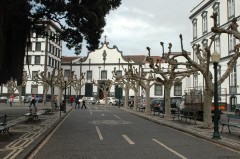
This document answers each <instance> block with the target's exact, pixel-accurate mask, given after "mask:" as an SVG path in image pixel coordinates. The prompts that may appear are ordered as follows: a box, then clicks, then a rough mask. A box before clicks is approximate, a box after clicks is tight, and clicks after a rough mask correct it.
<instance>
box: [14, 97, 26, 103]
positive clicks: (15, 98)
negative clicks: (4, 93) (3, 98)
mask: <svg viewBox="0 0 240 159" xmlns="http://www.w3.org/2000/svg"><path fill="white" fill-rule="evenodd" d="M24 98H25V97H24V96H22V102H24ZM19 101H20V96H16V97H14V98H13V103H19Z"/></svg>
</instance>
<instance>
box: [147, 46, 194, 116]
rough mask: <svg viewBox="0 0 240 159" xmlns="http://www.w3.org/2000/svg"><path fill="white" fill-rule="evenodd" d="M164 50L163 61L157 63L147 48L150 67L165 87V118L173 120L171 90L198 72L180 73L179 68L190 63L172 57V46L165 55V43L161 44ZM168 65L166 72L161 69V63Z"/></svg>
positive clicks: (187, 71) (184, 71) (182, 71)
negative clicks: (180, 61)
mask: <svg viewBox="0 0 240 159" xmlns="http://www.w3.org/2000/svg"><path fill="white" fill-rule="evenodd" d="M160 44H161V46H162V48H163V53H162V57H161V60H157V61H156V63H155V61H154V59H153V58H152V57H151V52H150V48H149V47H147V50H148V55H149V57H148V59H147V60H148V61H149V63H150V65H149V67H150V68H151V69H152V70H153V72H154V73H155V74H156V75H160V77H157V82H159V83H161V84H163V85H164V102H165V103H164V104H165V115H164V117H165V118H171V88H172V86H174V85H175V84H178V83H181V81H182V80H183V79H184V78H185V77H187V76H190V75H191V74H192V73H194V72H196V70H195V69H191V70H188V69H187V70H181V71H179V70H178V68H180V66H187V65H189V64H188V63H179V62H178V61H177V60H176V59H175V56H173V55H172V52H171V48H172V44H171V43H169V47H168V49H169V51H168V53H166V54H165V53H164V43H163V42H161V43H160ZM170 56H173V58H170ZM162 62H164V63H167V64H168V68H167V69H166V70H164V69H162V68H161V63H162Z"/></svg>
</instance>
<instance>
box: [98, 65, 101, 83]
mask: <svg viewBox="0 0 240 159" xmlns="http://www.w3.org/2000/svg"><path fill="white" fill-rule="evenodd" d="M98 68H99V80H100V79H101V73H100V71H101V67H100V66H98Z"/></svg>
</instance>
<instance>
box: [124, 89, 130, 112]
mask: <svg viewBox="0 0 240 159" xmlns="http://www.w3.org/2000/svg"><path fill="white" fill-rule="evenodd" d="M124 91H125V100H124V103H125V104H124V107H125V108H128V98H129V89H128V88H125V89H124Z"/></svg>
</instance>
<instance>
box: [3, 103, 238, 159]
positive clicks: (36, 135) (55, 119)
mask: <svg viewBox="0 0 240 159" xmlns="http://www.w3.org/2000/svg"><path fill="white" fill-rule="evenodd" d="M49 107H50V104H47V105H46V106H43V105H39V106H38V109H43V108H49ZM71 110H72V107H71V106H67V113H66V114H65V113H62V117H61V118H60V114H59V111H57V112H54V113H53V114H52V115H40V117H39V120H36V121H28V120H27V119H26V118H25V117H24V116H23V113H25V112H28V107H27V106H26V105H25V106H24V105H19V104H18V105H17V104H16V105H14V107H9V106H8V105H6V104H0V115H2V114H4V113H7V114H8V115H9V116H11V115H12V118H11V120H10V121H8V122H9V123H17V124H16V125H15V126H14V127H12V128H10V132H11V133H12V134H13V135H8V134H3V133H0V158H2V159H14V158H17V159H22V158H25V157H26V156H28V155H29V154H30V153H31V152H32V151H33V150H34V148H35V147H36V146H37V145H38V144H40V142H41V141H43V140H44V139H45V138H46V137H47V135H48V134H49V133H50V132H51V131H52V130H53V129H54V128H55V127H56V126H57V125H58V123H60V122H61V121H62V120H63V119H64V117H65V116H66V115H67V114H68V113H69V112H70V111H71ZM122 110H123V111H126V112H128V113H132V114H134V115H137V116H139V117H142V118H145V119H146V120H151V121H153V122H156V123H159V124H162V125H166V126H168V127H171V128H174V129H178V130H180V131H183V132H186V133H189V134H192V135H194V136H197V137H200V138H203V139H206V140H209V141H212V142H215V143H218V144H221V145H223V146H227V147H229V148H232V149H235V150H238V151H240V138H239V134H240V133H239V129H236V130H234V129H233V132H232V134H229V133H228V131H227V130H225V131H224V132H223V133H221V140H214V139H212V134H213V130H212V129H203V124H202V122H200V121H197V124H194V123H190V124H187V123H185V122H179V121H178V120H166V119H165V118H161V117H159V116H157V115H155V116H154V115H150V114H147V113H144V112H136V111H133V110H130V109H125V108H122Z"/></svg>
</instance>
